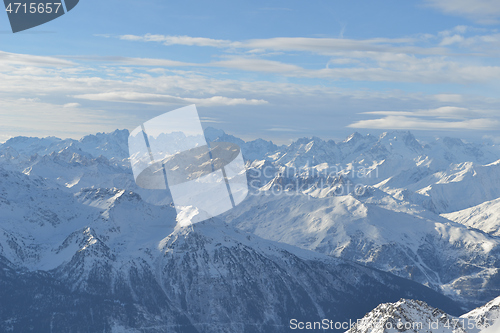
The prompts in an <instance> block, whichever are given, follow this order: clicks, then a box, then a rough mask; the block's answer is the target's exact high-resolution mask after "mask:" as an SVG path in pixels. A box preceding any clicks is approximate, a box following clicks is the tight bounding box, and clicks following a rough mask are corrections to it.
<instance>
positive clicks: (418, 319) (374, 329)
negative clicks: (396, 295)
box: [346, 299, 483, 333]
mask: <svg viewBox="0 0 500 333" xmlns="http://www.w3.org/2000/svg"><path fill="white" fill-rule="evenodd" d="M482 328H483V327H482V326H476V324H475V322H474V321H473V320H470V321H469V320H467V319H459V318H457V317H453V316H450V315H449V314H447V313H445V312H444V311H442V310H440V309H436V308H434V307H431V306H429V305H428V304H426V303H425V302H421V301H415V300H407V299H401V300H400V301H398V302H396V303H386V304H381V305H379V306H378V307H377V308H376V309H374V310H373V311H371V312H370V313H368V314H367V315H365V316H364V317H363V319H361V320H359V321H358V322H357V324H356V326H355V327H352V328H351V329H349V330H348V331H347V332H346V333H396V332H407V333H478V332H480V330H481V329H482Z"/></svg>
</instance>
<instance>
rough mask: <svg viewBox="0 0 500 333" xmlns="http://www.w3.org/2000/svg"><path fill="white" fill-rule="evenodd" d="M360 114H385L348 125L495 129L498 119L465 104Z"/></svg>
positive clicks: (409, 128)
mask: <svg viewBox="0 0 500 333" xmlns="http://www.w3.org/2000/svg"><path fill="white" fill-rule="evenodd" d="M361 114H364V115H371V116H384V117H383V118H378V119H366V120H360V121H357V122H355V123H353V124H350V125H349V126H348V127H351V128H372V129H407V130H459V129H467V130H497V129H498V126H499V125H500V119H498V118H492V116H493V117H495V112H488V111H484V110H470V109H468V108H464V107H457V106H443V107H439V108H435V109H426V110H416V111H370V112H363V113H361Z"/></svg>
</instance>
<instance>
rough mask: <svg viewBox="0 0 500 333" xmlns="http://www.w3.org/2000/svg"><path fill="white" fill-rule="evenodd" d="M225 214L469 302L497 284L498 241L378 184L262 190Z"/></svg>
mask: <svg viewBox="0 0 500 333" xmlns="http://www.w3.org/2000/svg"><path fill="white" fill-rule="evenodd" d="M225 218H226V221H227V222H229V223H231V224H233V225H235V226H237V227H238V228H241V229H243V230H245V231H248V232H252V233H255V234H256V235H258V236H261V237H263V238H267V239H271V240H275V241H279V242H284V243H288V244H291V245H295V246H299V247H301V248H305V249H309V250H314V251H317V252H320V253H324V254H328V255H331V256H335V257H339V258H344V259H348V260H353V261H356V262H359V263H362V264H365V265H369V266H371V267H375V268H378V269H381V270H384V271H388V272H391V273H394V274H396V275H398V276H401V277H404V278H409V279H412V280H415V281H417V282H419V283H423V284H426V285H429V286H431V287H433V288H435V289H436V290H441V291H442V292H444V293H447V294H449V295H450V296H453V297H455V298H457V299H461V300H463V301H466V302H470V305H471V306H475V305H479V304H481V303H484V302H486V301H489V300H490V299H491V297H492V294H493V296H494V295H495V293H496V292H497V290H498V288H499V286H498V284H497V283H496V282H495V281H496V280H497V278H498V276H499V268H500V261H499V259H498V256H499V254H500V239H498V238H496V237H491V236H489V235H486V234H484V233H483V232H480V231H478V230H471V229H469V228H467V227H465V226H463V225H461V224H458V223H453V222H451V221H449V220H447V219H444V218H442V217H440V216H439V215H436V214H433V213H432V212H429V211H427V210H425V209H423V208H422V207H420V206H418V205H412V204H409V203H407V202H405V201H402V200H398V199H395V198H393V197H391V196H390V195H387V194H386V193H384V192H382V191H380V190H378V189H376V188H367V190H366V193H365V194H364V195H363V196H355V195H347V196H334V197H327V198H322V199H318V198H316V199H312V198H310V197H308V196H306V195H295V194H293V193H292V195H290V194H288V193H286V192H282V193H281V194H275V195H272V194H270V193H267V192H262V193H261V194H259V195H254V196H252V197H250V198H248V199H247V200H245V202H243V203H242V204H241V205H239V206H237V207H236V208H235V209H233V210H231V211H229V212H228V213H227V214H226V215H225ZM478 281H481V283H478Z"/></svg>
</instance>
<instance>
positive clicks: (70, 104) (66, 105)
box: [63, 103, 81, 108]
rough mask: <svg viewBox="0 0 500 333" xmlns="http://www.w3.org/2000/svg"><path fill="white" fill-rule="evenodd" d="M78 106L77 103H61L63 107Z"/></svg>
mask: <svg viewBox="0 0 500 333" xmlns="http://www.w3.org/2000/svg"><path fill="white" fill-rule="evenodd" d="M80 106H81V105H80V104H79V103H66V104H64V105H63V108H78V107H80Z"/></svg>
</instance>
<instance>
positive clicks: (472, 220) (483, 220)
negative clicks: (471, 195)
mask: <svg viewBox="0 0 500 333" xmlns="http://www.w3.org/2000/svg"><path fill="white" fill-rule="evenodd" d="M443 217H445V218H447V219H449V220H452V221H455V222H458V223H461V224H463V225H466V226H468V227H471V228H475V229H479V230H482V231H484V232H486V233H489V234H491V235H493V236H500V199H495V200H491V201H487V202H484V203H482V204H479V205H477V206H474V207H471V208H467V209H464V210H460V211H456V212H453V213H448V214H443Z"/></svg>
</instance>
